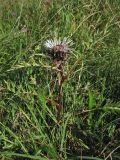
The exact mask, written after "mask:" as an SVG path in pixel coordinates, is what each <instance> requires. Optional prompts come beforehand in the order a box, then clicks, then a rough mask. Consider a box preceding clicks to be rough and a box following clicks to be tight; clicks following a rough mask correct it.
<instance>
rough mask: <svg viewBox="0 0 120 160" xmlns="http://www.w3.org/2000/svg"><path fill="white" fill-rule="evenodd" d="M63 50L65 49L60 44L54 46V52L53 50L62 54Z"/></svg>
mask: <svg viewBox="0 0 120 160" xmlns="http://www.w3.org/2000/svg"><path fill="white" fill-rule="evenodd" d="M64 48H65V46H64V45H62V44H58V45H56V46H54V50H55V51H61V52H64Z"/></svg>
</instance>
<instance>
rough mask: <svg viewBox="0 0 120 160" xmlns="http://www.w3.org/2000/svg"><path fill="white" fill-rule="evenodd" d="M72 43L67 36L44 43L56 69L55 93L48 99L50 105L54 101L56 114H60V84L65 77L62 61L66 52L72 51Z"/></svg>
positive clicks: (61, 94) (61, 106)
mask: <svg viewBox="0 0 120 160" xmlns="http://www.w3.org/2000/svg"><path fill="white" fill-rule="evenodd" d="M72 45H73V43H72V40H71V39H69V38H66V37H65V38H64V39H63V40H61V39H58V40H57V39H53V40H52V39H50V40H47V41H46V42H45V43H44V47H45V49H46V51H47V53H48V55H49V56H50V58H51V60H52V64H53V68H54V69H55V70H56V77H57V95H56V97H55V98H54V99H52V100H50V99H49V100H48V102H49V104H51V105H52V102H54V104H55V107H56V109H57V112H58V114H60V112H61V110H62V108H63V105H62V102H61V100H62V96H63V93H62V86H63V83H64V81H65V80H66V79H67V75H65V73H64V69H63V66H64V61H66V60H67V57H68V54H69V53H70V52H71V51H72V49H71V46H72Z"/></svg>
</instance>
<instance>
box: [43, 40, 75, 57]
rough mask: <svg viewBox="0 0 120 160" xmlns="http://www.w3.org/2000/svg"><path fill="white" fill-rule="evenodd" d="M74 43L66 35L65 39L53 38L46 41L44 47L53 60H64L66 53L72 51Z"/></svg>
mask: <svg viewBox="0 0 120 160" xmlns="http://www.w3.org/2000/svg"><path fill="white" fill-rule="evenodd" d="M72 45H73V43H72V40H71V39H69V38H66V37H65V38H64V39H63V40H60V39H58V40H57V39H53V40H52V39H51V40H47V41H46V42H45V43H44V47H45V48H46V50H47V51H48V53H49V55H50V56H51V57H52V59H53V60H55V59H56V60H64V59H65V57H66V54H67V53H70V52H71V51H72V49H71V46H72Z"/></svg>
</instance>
